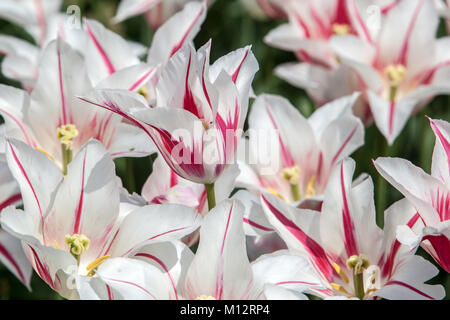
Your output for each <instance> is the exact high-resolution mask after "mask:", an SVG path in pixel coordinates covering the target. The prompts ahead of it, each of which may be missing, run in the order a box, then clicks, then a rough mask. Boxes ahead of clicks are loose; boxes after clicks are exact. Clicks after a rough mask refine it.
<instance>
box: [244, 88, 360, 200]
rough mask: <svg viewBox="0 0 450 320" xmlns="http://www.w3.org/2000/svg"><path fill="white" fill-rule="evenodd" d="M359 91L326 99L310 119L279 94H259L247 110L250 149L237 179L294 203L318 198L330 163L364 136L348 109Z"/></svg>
mask: <svg viewBox="0 0 450 320" xmlns="http://www.w3.org/2000/svg"><path fill="white" fill-rule="evenodd" d="M358 96H359V95H358V94H354V95H351V96H348V97H344V98H341V99H338V100H336V101H333V102H331V103H329V104H326V105H324V106H322V107H321V108H319V109H318V110H317V111H316V112H315V113H314V114H313V115H312V116H311V117H310V118H309V119H305V118H304V117H303V116H302V115H301V114H300V112H299V111H298V110H296V108H295V107H294V106H292V105H291V104H290V103H289V101H287V100H286V99H284V98H282V97H279V96H274V95H261V96H259V97H258V98H257V99H256V101H255V102H254V104H253V107H252V110H251V112H250V115H249V132H250V137H249V140H248V152H249V153H250V154H249V156H248V159H245V160H246V161H243V159H240V161H239V167H240V170H241V174H240V176H239V177H238V179H237V185H238V186H240V187H244V188H247V189H248V190H251V191H253V192H254V193H256V194H260V193H267V192H269V193H272V194H275V195H277V196H278V197H279V198H281V199H283V200H285V201H287V202H288V203H292V204H294V205H299V204H301V203H305V202H307V201H309V202H311V201H321V198H322V195H323V192H324V190H325V188H326V185H327V182H328V177H329V174H330V172H331V170H332V168H333V167H334V165H335V164H336V163H338V162H339V161H340V160H342V159H343V158H345V157H347V156H349V155H350V154H351V153H353V152H354V151H355V150H356V149H357V148H359V147H360V146H361V145H362V144H363V142H364V127H363V125H362V123H361V121H360V120H359V119H358V118H357V117H355V116H354V115H353V114H352V107H353V105H354V103H355V101H356V99H357V98H358Z"/></svg>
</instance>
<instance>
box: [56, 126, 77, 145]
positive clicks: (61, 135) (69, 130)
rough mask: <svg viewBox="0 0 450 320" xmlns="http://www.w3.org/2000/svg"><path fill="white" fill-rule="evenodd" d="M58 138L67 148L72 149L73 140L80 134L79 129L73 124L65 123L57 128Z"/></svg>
mask: <svg viewBox="0 0 450 320" xmlns="http://www.w3.org/2000/svg"><path fill="white" fill-rule="evenodd" d="M57 134H58V139H59V140H60V141H61V143H62V144H63V145H65V146H66V148H67V149H69V150H71V149H72V141H73V139H75V138H76V137H77V136H78V130H77V128H76V127H75V125H73V124H65V125H62V126H61V127H59V128H58V129H57Z"/></svg>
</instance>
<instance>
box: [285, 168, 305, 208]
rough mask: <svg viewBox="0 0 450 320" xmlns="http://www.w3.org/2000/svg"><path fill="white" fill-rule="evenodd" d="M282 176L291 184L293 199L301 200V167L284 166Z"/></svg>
mask: <svg viewBox="0 0 450 320" xmlns="http://www.w3.org/2000/svg"><path fill="white" fill-rule="evenodd" d="M281 177H282V178H283V179H284V180H286V181H287V182H289V184H290V185H291V195H292V199H293V200H294V201H299V200H300V198H301V195H300V187H299V185H298V181H299V179H300V168H299V167H298V166H293V167H291V168H284V169H283V171H281Z"/></svg>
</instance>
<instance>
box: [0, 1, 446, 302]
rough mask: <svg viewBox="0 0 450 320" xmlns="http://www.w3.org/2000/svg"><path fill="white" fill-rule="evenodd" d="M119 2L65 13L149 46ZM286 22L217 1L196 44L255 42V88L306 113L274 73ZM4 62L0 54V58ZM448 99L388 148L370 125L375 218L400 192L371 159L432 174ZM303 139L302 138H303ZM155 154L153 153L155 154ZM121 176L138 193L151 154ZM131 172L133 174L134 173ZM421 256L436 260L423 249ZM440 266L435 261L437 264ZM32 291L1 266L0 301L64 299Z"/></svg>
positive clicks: (298, 95) (127, 163)
mask: <svg viewBox="0 0 450 320" xmlns="http://www.w3.org/2000/svg"><path fill="white" fill-rule="evenodd" d="M118 3H119V0H102V1H88V0H70V1H68V0H66V1H64V5H63V8H62V9H63V11H65V10H66V8H67V6H69V5H78V6H79V7H80V8H81V12H82V15H83V16H85V17H88V18H94V19H97V20H99V21H100V22H102V23H103V24H104V25H105V26H106V27H107V28H109V29H111V30H113V31H115V32H117V33H119V34H121V35H122V36H123V37H125V38H126V39H129V40H133V41H137V42H140V43H142V44H144V45H146V46H149V45H150V43H151V40H152V37H153V30H152V29H150V28H149V27H148V25H147V23H146V21H145V19H144V18H143V17H141V16H140V17H135V18H132V19H129V20H127V21H125V22H123V23H120V24H117V25H113V24H111V23H110V19H111V17H112V16H114V14H115V12H116V8H117V5H118ZM282 22H283V21H275V20H264V21H261V20H257V19H254V18H252V16H251V15H250V14H249V13H248V12H247V11H246V10H245V9H244V7H243V6H242V5H241V3H240V1H239V0H216V2H215V4H214V5H213V6H212V7H211V8H210V10H209V11H208V15H207V18H206V21H205V23H204V24H203V26H202V29H201V31H200V33H199V35H198V36H197V37H196V39H195V44H196V47H197V48H198V47H200V46H201V45H203V44H204V43H206V42H207V41H208V40H209V39H213V42H212V51H211V61H215V60H216V59H217V58H219V57H221V56H223V55H225V54H227V53H228V52H230V51H233V50H236V49H238V48H241V47H244V46H246V45H249V44H251V45H252V49H253V52H254V54H255V56H256V58H257V59H258V61H259V63H260V71H259V72H258V73H257V75H256V77H255V80H254V83H253V88H254V90H255V92H256V94H261V93H272V94H279V95H282V96H284V97H286V98H287V99H289V100H290V101H291V103H292V104H294V105H295V106H296V107H297V108H298V109H299V110H300V112H301V113H302V114H303V115H304V116H305V117H308V116H309V115H310V114H311V113H312V112H313V111H314V110H315V108H316V106H315V105H314V103H313V102H312V101H311V100H310V99H309V98H308V96H307V95H306V94H305V92H304V91H303V90H301V89H298V88H295V87H292V86H291V85H289V84H287V83H286V82H284V81H282V80H281V79H279V78H277V77H276V76H274V75H273V70H274V68H275V67H276V66H277V65H279V64H281V63H284V62H289V61H294V60H296V58H295V56H294V55H293V54H291V53H289V52H284V51H281V50H278V49H275V48H271V47H269V46H268V45H266V44H264V42H263V38H264V36H265V35H266V34H267V33H268V32H269V31H270V30H271V29H273V28H275V27H276V26H277V25H279V24H280V23H282ZM0 33H2V34H9V35H13V36H16V37H20V38H23V39H27V40H29V41H30V42H33V40H32V38H31V37H30V36H29V35H28V34H27V33H26V32H25V31H24V30H23V29H21V28H20V27H17V26H15V25H13V24H11V23H8V22H6V21H4V20H0ZM445 35H446V30H445V26H444V24H443V23H441V26H440V28H439V36H445ZM0 61H1V58H0ZM0 83H4V84H9V85H14V86H19V84H18V83H16V82H14V81H11V80H9V79H6V78H4V77H3V76H2V75H0ZM449 99H450V98H449V97H447V96H439V97H436V98H435V99H434V100H433V101H431V102H430V104H429V105H428V106H427V107H426V108H425V109H424V110H423V111H422V112H420V113H418V114H416V115H415V116H413V117H412V118H411V119H410V120H409V122H408V124H407V126H406V127H405V129H404V130H403V131H402V133H401V135H400V136H399V137H398V138H397V139H396V141H395V143H394V144H393V145H392V146H390V147H389V146H387V143H386V141H385V139H384V137H383V136H382V135H381V134H380V133H379V132H378V130H377V128H376V127H375V126H371V127H369V128H366V135H365V145H364V146H363V147H361V148H360V149H359V150H358V151H357V152H355V153H354V154H353V158H354V159H355V160H356V163H357V172H356V174H355V177H356V176H358V175H359V174H360V173H363V172H366V173H368V174H369V175H370V176H371V177H372V179H373V181H374V185H375V201H376V202H375V204H376V208H377V221H378V223H379V225H380V226H382V225H383V211H384V210H385V209H386V208H387V207H389V206H390V205H391V204H392V203H394V202H395V201H397V200H399V199H401V198H402V196H401V194H400V193H399V192H398V191H397V190H395V189H394V188H393V187H392V186H391V185H390V184H388V183H387V182H386V181H385V180H384V179H382V178H381V176H380V175H379V174H378V173H377V171H376V170H375V168H374V166H373V164H372V159H376V158H377V157H379V156H393V157H402V158H405V159H408V160H410V161H411V162H412V163H414V164H415V165H417V166H420V167H421V168H422V169H424V170H425V171H426V172H430V168H431V155H432V152H433V147H434V135H433V132H432V130H431V128H430V126H429V122H428V120H427V119H426V117H425V115H427V116H429V117H431V118H435V119H443V120H446V121H450V110H449V108H448V106H449V103H450V101H449ZM299 139H301V137H299ZM153 158H154V157H153ZM116 165H117V174H118V175H119V176H120V177H121V178H122V181H123V183H124V186H125V187H126V188H127V189H128V190H129V191H130V192H134V191H136V192H140V190H141V188H142V185H143V184H144V182H145V180H146V179H147V177H148V175H149V174H150V173H151V168H152V157H146V158H139V159H131V158H129V159H119V160H116ZM131 172H132V173H133V174H130V173H131ZM418 254H420V255H422V256H424V257H425V258H427V259H429V260H430V261H432V262H433V263H434V261H433V260H432V259H431V258H430V257H429V256H428V255H427V254H426V253H424V251H423V250H422V249H419V252H418ZM435 265H436V264H435ZM430 283H441V284H443V285H444V286H445V287H446V291H447V296H446V299H450V276H449V275H448V274H447V273H446V272H445V271H443V270H442V269H440V273H439V275H438V276H437V277H435V278H434V279H433V280H432V281H430ZM31 286H32V289H33V291H32V292H28V290H27V289H26V288H25V287H24V286H23V285H22V284H21V283H20V282H19V281H18V280H17V279H16V278H15V277H14V276H12V275H11V274H10V273H9V272H8V270H6V269H5V268H4V267H3V266H1V265H0V299H62V298H61V297H60V296H59V295H58V294H57V293H55V292H53V290H51V289H50V288H49V287H48V286H47V285H46V284H45V283H44V282H43V281H42V280H41V279H40V278H39V277H38V276H37V275H36V274H33V279H32V283H31Z"/></svg>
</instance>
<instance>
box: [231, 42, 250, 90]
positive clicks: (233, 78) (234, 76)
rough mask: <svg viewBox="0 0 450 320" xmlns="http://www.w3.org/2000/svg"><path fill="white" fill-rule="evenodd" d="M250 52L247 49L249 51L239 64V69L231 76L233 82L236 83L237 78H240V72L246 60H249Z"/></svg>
mask: <svg viewBox="0 0 450 320" xmlns="http://www.w3.org/2000/svg"><path fill="white" fill-rule="evenodd" d="M249 51H250V49H247V51H246V52H245V55H244V58H243V59H242V61H241V62H240V63H239V66H238V67H237V69H236V71H234V73H233V75H232V76H231V79H232V80H233V82H234V83H236V80H237V77H238V76H239V72H240V71H241V68H242V65H243V64H244V61H245V59H247V56H248V52H249Z"/></svg>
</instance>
